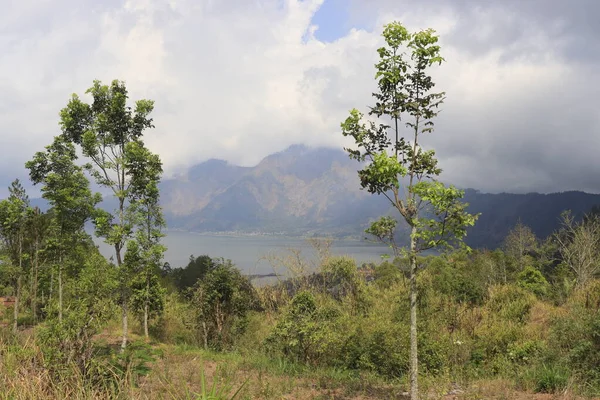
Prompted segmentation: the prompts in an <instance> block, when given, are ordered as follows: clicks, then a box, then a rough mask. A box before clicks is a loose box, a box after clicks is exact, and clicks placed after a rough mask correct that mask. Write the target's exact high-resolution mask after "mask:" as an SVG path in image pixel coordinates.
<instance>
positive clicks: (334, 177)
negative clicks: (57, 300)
mask: <svg viewBox="0 0 600 400" xmlns="http://www.w3.org/2000/svg"><path fill="white" fill-rule="evenodd" d="M359 167H360V165H359V164H358V163H357V162H356V161H355V160H352V159H350V158H349V157H348V155H347V153H345V152H344V151H342V150H341V149H337V148H329V147H309V146H305V145H292V146H290V147H288V148H287V149H285V150H282V151H280V152H277V153H273V154H270V155H268V156H266V157H265V158H263V159H262V160H261V161H260V162H259V163H258V164H257V165H255V166H253V167H241V166H236V165H234V164H231V163H228V162H226V161H224V160H219V159H214V158H213V159H210V160H207V161H204V162H202V163H199V164H197V165H194V166H192V167H191V168H189V169H188V170H187V171H186V173H184V174H181V175H179V176H177V177H174V178H170V179H164V180H163V181H162V182H161V183H160V191H161V204H162V207H163V210H164V213H165V217H166V220H167V225H168V227H169V229H174V230H185V231H192V232H199V233H209V232H210V233H219V232H221V233H222V232H230V233H232V232H235V233H238V234H249V233H252V234H257V233H258V234H286V235H289V236H312V235H315V236H324V235H327V236H333V237H355V238H362V237H364V236H365V234H364V230H365V229H366V228H367V227H368V225H369V223H370V221H372V220H374V219H375V218H378V217H380V216H381V215H385V214H389V215H395V214H394V210H393V209H392V208H391V206H390V204H389V202H388V200H387V199H386V198H385V197H384V196H376V195H372V194H369V193H368V192H366V191H365V190H361V188H360V182H359V179H358V175H357V170H358V169H359ZM463 200H464V201H465V202H467V203H469V207H468V210H469V212H472V213H481V217H480V218H479V220H478V221H477V223H476V224H475V226H474V227H472V228H470V229H469V230H468V236H467V239H466V242H467V244H469V245H470V246H472V247H487V248H495V247H497V246H499V245H501V243H502V240H503V239H504V237H505V236H506V234H507V233H508V231H509V230H510V229H511V228H512V227H513V226H514V225H515V224H516V222H517V221H518V220H521V221H522V222H523V223H524V224H525V225H528V226H530V227H531V228H532V230H533V232H534V233H535V234H536V235H537V236H538V237H540V238H544V237H547V236H548V235H550V234H551V233H552V232H553V231H554V230H556V229H557V228H558V227H559V216H560V213H561V212H562V211H564V210H566V209H571V210H572V211H573V213H574V215H575V216H576V218H581V217H582V216H583V214H584V213H586V212H588V211H589V210H590V209H591V208H592V207H593V206H595V205H598V204H600V195H598V194H590V193H585V192H582V191H566V192H557V193H548V194H543V193H535V192H532V193H527V194H515V193H506V192H503V193H483V192H480V191H478V190H476V189H471V188H467V189H465V196H464V199H463ZM36 201H37V200H36ZM103 207H104V208H108V209H110V208H112V205H111V199H106V200H105V201H104V206H103Z"/></svg>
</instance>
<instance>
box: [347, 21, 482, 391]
mask: <svg viewBox="0 0 600 400" xmlns="http://www.w3.org/2000/svg"><path fill="white" fill-rule="evenodd" d="M383 38H384V39H385V46H384V47H381V48H380V49H378V53H379V62H378V63H377V64H376V68H377V73H376V75H375V79H376V80H377V84H378V89H379V91H378V92H376V93H374V94H373V96H374V98H375V100H376V101H375V105H374V106H373V107H371V109H370V112H369V115H370V116H371V117H372V119H378V120H377V122H375V121H373V120H371V121H368V122H365V121H363V117H364V115H363V114H362V113H360V112H359V111H358V110H357V109H353V110H352V111H351V112H350V116H349V117H348V118H347V119H346V120H345V121H344V122H343V123H342V124H341V127H342V133H343V135H344V136H349V137H351V138H353V139H354V141H355V144H356V145H357V147H358V148H357V149H346V150H347V151H348V152H349V154H350V157H351V158H354V159H356V160H358V161H360V162H361V163H364V162H366V164H363V168H362V169H361V170H360V171H358V174H359V178H360V182H361V186H362V188H363V189H367V190H368V191H369V192H370V193H375V194H380V195H383V196H385V197H386V198H387V199H388V200H389V201H390V203H391V205H392V206H393V207H394V208H395V209H396V210H397V211H398V213H399V214H400V217H401V220H402V221H403V222H404V223H405V224H406V225H407V226H408V228H409V231H410V247H409V248H408V249H405V248H400V247H399V246H398V245H397V242H396V240H395V237H396V230H397V227H398V221H397V220H396V219H395V218H393V217H389V216H387V217H382V218H380V219H379V220H377V221H375V222H373V224H372V225H371V226H370V227H369V229H367V233H370V234H372V235H374V236H375V237H377V238H378V239H379V240H381V241H383V242H385V243H387V244H389V245H390V246H392V248H393V249H394V252H395V253H397V254H403V255H404V256H406V257H408V259H409V264H410V387H411V399H413V400H416V399H417V398H418V351H417V350H418V348H417V270H418V265H417V256H418V254H419V253H421V252H423V251H425V250H428V249H433V248H436V247H440V246H453V245H457V244H460V245H462V246H464V243H463V242H462V239H463V237H464V236H465V235H466V228H467V227H468V226H472V225H473V224H474V223H475V220H476V218H477V217H476V216H474V215H470V214H469V213H467V212H466V207H467V205H466V204H465V203H462V202H461V201H460V199H461V198H462V196H463V194H464V193H463V192H462V191H461V190H458V189H457V188H455V187H453V186H449V187H446V186H445V185H444V184H443V183H441V182H439V181H438V180H437V177H438V176H439V175H440V174H441V172H442V170H441V169H440V168H439V167H438V165H437V164H438V162H437V159H436V158H435V152H434V151H433V150H425V149H424V148H423V146H422V143H421V137H422V136H423V135H424V134H428V133H430V132H432V131H433V121H432V119H433V118H434V117H435V116H436V115H437V114H438V111H437V109H438V107H439V105H440V104H441V103H442V102H443V100H444V96H445V94H444V93H443V92H433V91H432V89H433V87H434V85H435V84H434V83H433V80H432V78H431V76H430V75H429V68H430V67H431V66H433V65H434V64H441V63H442V62H443V61H444V59H443V58H442V57H441V55H440V46H439V45H437V42H438V36H436V35H435V31H433V30H432V29H427V30H423V31H419V32H414V33H413V32H409V31H408V30H407V29H406V28H405V27H404V26H403V25H402V24H400V23H398V22H393V23H390V24H388V25H386V26H385V28H384V31H383ZM406 50H408V56H407V54H406ZM401 117H405V122H404V125H405V127H406V130H403V128H402V124H401V123H400V122H401ZM390 131H391V132H390ZM390 133H391V135H390ZM405 133H406V135H407V136H408V137H409V139H408V140H406V139H405V138H404V134H405ZM390 136H392V138H390Z"/></svg>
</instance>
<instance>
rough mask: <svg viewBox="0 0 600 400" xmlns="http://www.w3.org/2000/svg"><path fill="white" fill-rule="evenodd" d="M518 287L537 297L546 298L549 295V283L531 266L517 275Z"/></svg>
mask: <svg viewBox="0 0 600 400" xmlns="http://www.w3.org/2000/svg"><path fill="white" fill-rule="evenodd" d="M517 285H519V286H520V287H522V288H523V289H525V290H528V291H530V292H532V293H534V294H535V295H536V296H545V295H546V294H547V293H548V281H547V280H546V278H544V275H542V273H541V272H540V271H538V270H537V269H535V268H533V267H531V266H528V267H525V269H523V271H521V272H520V273H519V274H518V275H517Z"/></svg>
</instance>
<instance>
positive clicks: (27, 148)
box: [0, 0, 600, 191]
mask: <svg viewBox="0 0 600 400" xmlns="http://www.w3.org/2000/svg"><path fill="white" fill-rule="evenodd" d="M322 1H323V0H304V1H300V0H285V1H278V0H252V1H250V0H229V1H216V0H204V1H200V0H155V1H151V0H129V1H127V2H125V3H124V4H123V3H121V2H107V3H101V4H102V5H99V4H100V3H97V2H93V1H92V0H86V1H81V2H75V1H74V0H64V1H60V2H49V1H45V2H33V1H25V2H23V1H21V2H12V3H10V5H9V7H8V11H7V13H5V14H3V16H2V17H0V23H4V24H3V26H4V27H5V28H4V29H3V31H0V51H2V54H3V63H2V64H1V65H0V91H1V92H2V100H0V135H1V136H0V145H1V146H2V148H3V149H5V151H6V152H7V153H8V155H7V156H6V157H4V159H3V160H0V169H2V170H4V171H5V172H4V173H3V175H4V176H6V175H7V173H6V171H10V172H11V173H12V175H15V176H17V175H20V174H22V173H23V172H22V171H21V172H19V171H20V170H19V171H17V169H16V168H15V165H17V166H18V168H21V165H22V164H23V163H24V162H25V161H26V160H27V159H29V158H30V157H31V156H32V155H33V153H34V152H35V151H38V150H41V149H42V148H43V146H44V145H46V144H48V143H49V142H50V141H51V138H52V136H53V135H55V134H57V133H58V112H59V110H60V109H61V108H62V107H64V106H65V105H66V102H67V100H68V98H69V96H70V94H71V93H72V92H76V93H79V94H82V93H83V92H84V91H85V89H87V88H88V87H89V86H90V85H91V83H92V80H93V79H96V78H97V79H101V80H103V81H104V82H109V81H110V80H112V79H114V78H118V79H122V80H125V81H126V82H127V86H128V88H129V89H130V94H131V97H132V99H138V98H142V97H147V98H151V99H154V100H155V101H156V112H155V115H154V117H155V124H156V129H155V130H153V131H151V132H149V133H148V135H147V139H146V140H147V142H148V144H149V146H150V147H151V148H152V149H153V150H154V151H156V152H158V153H159V154H160V155H161V158H162V159H163V161H164V162H165V167H166V169H167V172H168V173H172V172H174V171H177V170H179V169H182V168H184V167H186V166H189V165H191V164H193V163H195V162H198V161H202V160H205V159H207V158H212V157H216V158H223V159H226V160H227V161H230V162H233V163H236V164H243V165H249V164H254V163H256V162H257V161H259V160H260V159H261V158H262V157H264V156H265V155H267V154H269V153H272V152H274V151H278V150H281V149H282V148H284V147H286V146H287V145H290V144H293V143H306V144H309V145H335V146H341V145H342V144H343V143H346V144H347V142H344V140H343V138H342V137H341V134H340V132H339V123H340V122H341V121H342V120H343V119H344V118H345V117H346V115H347V111H348V109H350V108H352V107H358V108H360V109H362V110H366V106H367V105H368V104H370V103H371V98H370V93H371V92H372V91H373V89H374V82H373V76H374V69H373V64H374V63H375V62H376V56H377V54H376V52H375V49H376V48H377V47H378V46H379V45H380V44H381V39H380V36H379V33H380V31H381V25H382V24H383V23H385V22H388V21H390V20H392V19H394V18H397V19H399V20H401V21H406V23H407V25H408V26H409V28H413V29H419V28H426V27H430V26H431V27H434V28H435V29H436V30H437V31H438V32H439V33H440V35H442V40H441V42H442V46H443V51H444V55H445V57H446V58H447V60H448V62H447V63H446V64H445V65H444V66H442V67H441V68H439V69H438V70H437V71H436V73H435V76H436V79H437V80H438V87H439V88H440V90H445V91H446V92H447V94H448V100H447V102H446V104H445V106H444V111H443V112H442V114H440V118H439V121H438V123H437V124H438V128H437V131H436V132H435V133H434V134H433V135H432V136H431V138H430V139H428V140H429V143H430V144H431V145H433V146H435V147H436V148H437V149H438V154H439V155H440V157H441V158H442V160H441V165H442V167H444V169H445V171H446V173H445V176H446V179H448V180H451V181H453V182H455V183H456V184H459V185H465V186H474V187H477V188H482V189H486V190H502V189H505V190H513V189H515V190H525V191H528V190H562V189H576V188H580V189H587V190H600V185H597V186H596V187H592V186H594V185H593V184H591V183H590V181H589V179H587V180H582V179H577V177H578V176H579V174H580V171H581V168H582V166H583V165H588V170H589V169H593V168H598V167H600V164H599V163H600V162H599V161H598V160H597V158H594V154H593V153H594V152H592V151H589V150H587V149H585V150H584V151H581V152H580V153H578V154H579V156H578V157H577V160H573V159H571V160H570V161H569V163H570V164H569V163H566V162H560V161H557V158H559V157H561V155H564V154H565V153H567V154H568V153H569V152H575V151H580V150H577V147H575V145H574V142H573V138H574V137H576V136H577V135H581V136H580V138H581V139H582V140H583V139H584V138H589V137H592V136H593V137H595V138H599V137H600V131H599V121H598V120H597V119H590V118H585V117H586V115H588V113H590V112H595V111H593V107H592V105H591V104H589V103H585V102H584V101H582V100H581V99H582V97H583V98H585V96H592V95H594V94H597V91H598V89H594V87H598V86H599V85H597V83H598V75H597V73H596V74H595V75H593V76H590V75H588V76H586V77H581V76H580V72H581V71H582V70H581V67H580V66H579V67H577V66H574V65H571V64H568V63H567V62H568V60H564V59H563V58H561V57H560V55H559V54H557V52H556V49H559V48H561V47H560V46H561V45H562V44H561V43H560V42H556V40H555V38H554V36H551V35H550V34H546V33H545V31H543V30H540V29H539V27H538V26H537V25H533V24H532V25H531V26H529V27H526V28H527V29H525V30H524V31H523V32H525V33H524V34H523V35H522V36H520V38H519V40H513V38H512V37H506V38H505V40H504V39H503V40H504V41H502V42H501V43H499V44H498V43H492V42H493V41H494V39H495V38H497V37H496V36H498V35H499V32H500V31H499V29H501V27H502V26H503V24H504V25H510V23H511V22H514V21H515V20H519V18H521V19H522V18H523V17H522V16H520V15H515V14H514V13H511V12H510V11H503V10H502V9H500V8H489V9H481V10H478V11H477V12H476V13H477V15H478V16H479V17H478V19H476V20H475V21H474V22H473V21H470V22H469V23H468V24H467V23H466V22H465V20H464V17H463V16H462V15H461V13H460V12H459V11H460V10H458V9H456V8H450V7H449V6H440V5H437V4H435V2H425V3H424V4H422V5H419V6H411V5H406V7H404V6H403V7H402V8H400V7H399V6H397V5H395V4H396V3H395V2H394V3H392V2H386V1H385V0H381V1H380V2H379V3H380V4H379V3H378V4H379V5H380V7H375V8H374V7H371V10H366V9H362V8H360V9H353V14H352V15H353V18H355V19H357V20H358V18H361V16H362V18H368V19H370V22H369V23H366V22H365V25H368V26H374V27H375V28H374V30H373V31H372V32H367V31H364V30H356V29H355V30H352V31H350V32H349V33H348V34H347V35H346V36H345V37H342V38H340V39H338V40H336V41H334V42H330V43H323V42H320V41H319V40H318V39H317V38H316V37H315V34H314V27H311V23H310V21H311V19H312V16H313V15H314V13H315V12H316V11H317V9H318V7H319V6H320V5H321V3H322ZM411 4H414V3H411ZM373 9H376V10H379V11H378V12H377V13H374V12H373ZM357 10H359V11H357ZM398 11H400V13H399V12H398ZM15 21H18V22H15ZM332 23H334V21H332ZM549 26H550V27H552V26H554V25H551V24H550V25H549ZM552 29H555V28H552ZM457 32H459V33H460V35H458V33H457ZM465 32H466V33H465ZM552 32H554V31H552ZM500 33H502V35H504V34H505V33H503V32H500ZM461 35H462V36H461ZM502 35H500V36H502ZM506 35H508V33H506ZM461 38H464V39H465V41H467V42H468V43H469V45H468V46H467V45H465V42H463V41H462V39H461ZM503 38H504V36H503ZM488 42H489V46H487V45H486V43H488ZM477 46H480V47H481V46H483V47H482V48H483V50H481V49H480V50H479V51H473V49H474V48H476V47H477ZM486 46H487V47H486ZM590 79H592V81H590ZM592 82H596V84H595V85H594V84H593V83H592ZM592 98H593V97H592ZM594 115H595V114H594ZM581 121H585V122H586V124H585V125H581V126H580V127H579V128H578V129H579V133H577V132H574V133H573V132H571V133H570V136H565V130H568V129H569V127H570V126H571V127H572V125H571V124H573V123H575V122H581ZM578 126H579V125H578ZM594 135H595V136H594ZM594 140H595V142H598V141H599V140H600V139H594ZM598 144H600V143H598ZM523 149H525V150H523ZM573 154H576V153H573ZM548 157H550V158H553V159H552V160H550V161H549V160H548ZM507 160H510V161H509V162H507ZM505 162H507V163H506V164H505ZM586 163H587V164H586ZM567 167H568V168H567ZM498 168H500V169H504V172H498V170H497V169H498ZM553 175H555V176H556V177H558V178H560V179H559V180H555V179H552V176H553ZM525 179H526V180H527V182H524V180H525ZM571 186H572V187H571Z"/></svg>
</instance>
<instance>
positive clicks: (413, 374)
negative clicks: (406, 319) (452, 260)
mask: <svg viewBox="0 0 600 400" xmlns="http://www.w3.org/2000/svg"><path fill="white" fill-rule="evenodd" d="M416 234H417V228H416V227H415V226H413V227H412V232H411V236H410V399H411V400H418V398H419V386H418V376H419V371H418V366H419V356H418V353H417V254H416V249H417V243H416V242H417V238H416Z"/></svg>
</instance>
